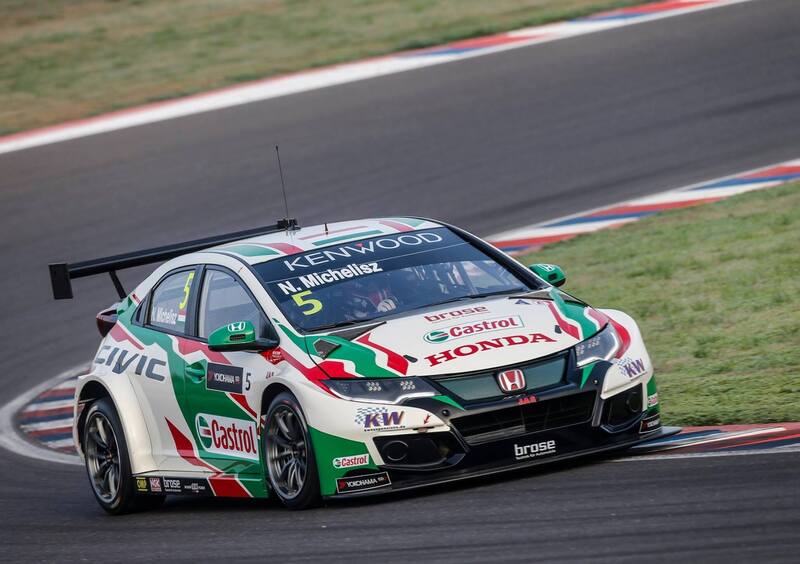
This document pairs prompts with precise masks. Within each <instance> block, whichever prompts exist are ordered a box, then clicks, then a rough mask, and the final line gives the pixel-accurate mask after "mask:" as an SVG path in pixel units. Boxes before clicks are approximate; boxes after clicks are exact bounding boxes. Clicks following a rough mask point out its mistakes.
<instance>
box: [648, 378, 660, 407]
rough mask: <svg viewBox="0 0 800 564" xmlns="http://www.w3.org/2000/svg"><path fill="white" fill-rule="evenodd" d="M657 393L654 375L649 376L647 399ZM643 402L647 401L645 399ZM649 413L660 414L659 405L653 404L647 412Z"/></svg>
mask: <svg viewBox="0 0 800 564" xmlns="http://www.w3.org/2000/svg"><path fill="white" fill-rule="evenodd" d="M657 392H658V386H656V375H655V374H653V375H652V376H650V380H649V381H648V382H647V397H650V396H652V395H653V394H655V393H657ZM645 401H647V400H646V399H645ZM647 411H648V412H650V413H660V412H661V403H660V402H659V403H657V404H655V405H654V406H653V407H651V408H649V409H648V410H647Z"/></svg>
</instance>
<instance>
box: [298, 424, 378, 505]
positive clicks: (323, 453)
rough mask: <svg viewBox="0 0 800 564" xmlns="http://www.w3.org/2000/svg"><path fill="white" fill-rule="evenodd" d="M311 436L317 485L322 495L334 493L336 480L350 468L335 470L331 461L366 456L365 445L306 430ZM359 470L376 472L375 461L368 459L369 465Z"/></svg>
mask: <svg viewBox="0 0 800 564" xmlns="http://www.w3.org/2000/svg"><path fill="white" fill-rule="evenodd" d="M308 430H309V432H310V434H311V443H312V445H313V447H314V456H315V457H316V459H317V470H318V471H319V485H320V491H321V493H322V495H333V494H335V493H336V479H337V478H341V477H343V476H344V475H345V474H346V473H347V471H348V470H350V469H351V467H345V468H336V467H335V466H334V465H333V461H334V459H336V458H341V457H344V456H355V455H359V454H367V453H368V452H369V451H368V450H367V445H365V444H364V443H361V442H358V441H351V440H350V439H345V438H342V437H337V436H336V435H329V434H328V433H324V432H322V431H320V430H318V429H315V428H314V427H311V426H309V428H308ZM358 468H359V469H365V468H366V469H373V470H377V469H378V467H377V466H376V465H375V461H374V460H372V457H370V458H369V464H365V465H364V466H358Z"/></svg>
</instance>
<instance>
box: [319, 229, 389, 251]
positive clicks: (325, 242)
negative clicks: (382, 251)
mask: <svg viewBox="0 0 800 564" xmlns="http://www.w3.org/2000/svg"><path fill="white" fill-rule="evenodd" d="M382 234H383V231H380V230H379V229H372V230H370V231H360V232H358V233H350V234H349V235H339V236H337V237H330V238H328V239H322V240H320V241H314V242H313V243H312V245H314V246H315V247H320V246H322V245H329V244H330V243H336V242H337V241H349V240H351V239H361V238H363V237H369V236H371V235H382Z"/></svg>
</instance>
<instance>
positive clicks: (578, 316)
mask: <svg viewBox="0 0 800 564" xmlns="http://www.w3.org/2000/svg"><path fill="white" fill-rule="evenodd" d="M550 297H551V298H553V302H554V303H555V306H556V308H557V309H558V311H559V312H560V313H561V315H563V316H564V317H565V318H567V319H568V320H570V321H573V322H575V323H577V324H578V326H579V327H580V329H581V335H583V339H588V338H589V337H591V336H592V335H594V334H595V333H597V325H596V324H595V323H594V321H592V320H591V319H590V318H589V317H587V315H586V310H587V309H589V306H587V305H584V304H579V303H575V302H572V301H566V300H565V299H564V294H563V293H562V292H560V291H558V290H557V289H556V288H551V289H550Z"/></svg>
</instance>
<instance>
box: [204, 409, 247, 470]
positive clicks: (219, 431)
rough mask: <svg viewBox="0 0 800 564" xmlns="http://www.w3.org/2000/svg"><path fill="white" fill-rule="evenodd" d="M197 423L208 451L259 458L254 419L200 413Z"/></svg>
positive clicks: (239, 456)
mask: <svg viewBox="0 0 800 564" xmlns="http://www.w3.org/2000/svg"><path fill="white" fill-rule="evenodd" d="M195 424H196V426H197V434H198V436H199V437H200V444H201V445H202V447H203V449H205V450H206V451H208V452H214V453H217V454H225V455H228V456H235V457H237V458H247V459H249V460H258V446H257V445H258V442H257V441H256V425H255V423H253V422H252V421H245V420H244V419H231V418H229V417H218V416H216V415H208V414H207V413H199V414H198V415H197V417H196V419H195Z"/></svg>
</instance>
